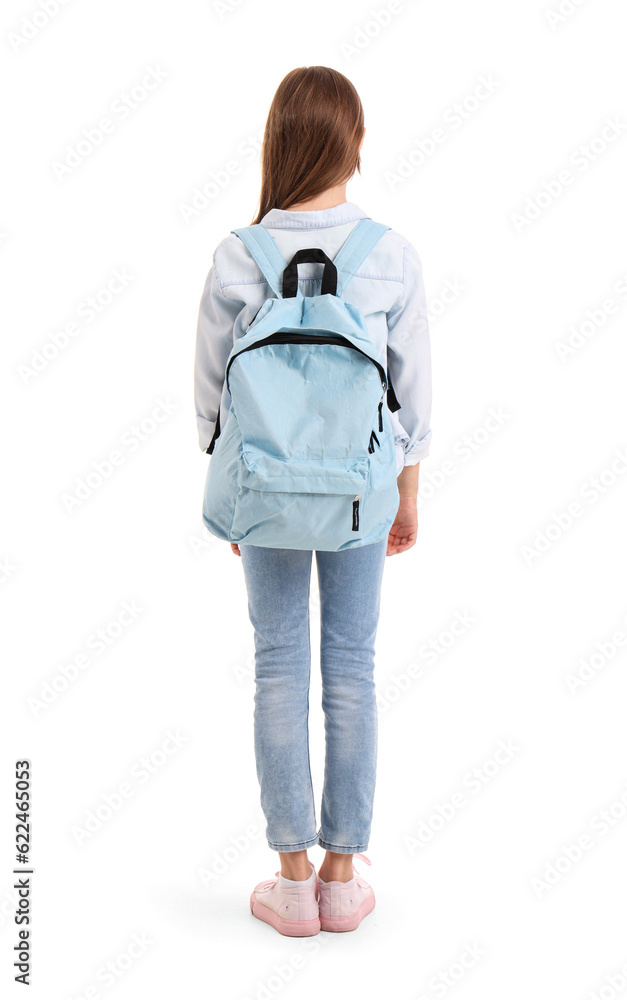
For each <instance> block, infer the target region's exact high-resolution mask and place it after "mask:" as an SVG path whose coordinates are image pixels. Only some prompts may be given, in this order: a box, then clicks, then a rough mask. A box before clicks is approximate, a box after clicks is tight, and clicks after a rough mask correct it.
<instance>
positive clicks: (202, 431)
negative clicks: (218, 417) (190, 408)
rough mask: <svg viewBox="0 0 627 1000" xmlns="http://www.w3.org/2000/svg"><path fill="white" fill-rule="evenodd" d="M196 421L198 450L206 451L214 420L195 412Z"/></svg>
mask: <svg viewBox="0 0 627 1000" xmlns="http://www.w3.org/2000/svg"><path fill="white" fill-rule="evenodd" d="M196 423H197V425H198V444H199V446H200V450H201V451H206V450H207V448H208V447H209V445H210V444H211V439H212V437H213V432H214V430H215V428H216V421H215V420H207V418H206V417H201V416H200V414H199V413H197V414H196Z"/></svg>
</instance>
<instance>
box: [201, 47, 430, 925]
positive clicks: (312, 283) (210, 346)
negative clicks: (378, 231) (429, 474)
mask: <svg viewBox="0 0 627 1000" xmlns="http://www.w3.org/2000/svg"><path fill="white" fill-rule="evenodd" d="M364 133H365V128H364V113H363V108H362V105H361V101H360V99H359V96H358V94H357V92H356V90H355V88H354V87H353V85H352V83H351V82H350V81H349V80H348V79H347V78H346V77H345V76H343V75H342V74H341V73H339V72H337V70H334V69H329V68H327V67H325V66H310V67H306V68H300V69H295V70H292V71H291V72H290V73H288V74H287V76H286V77H285V79H284V80H283V81H282V82H281V84H280V85H279V88H278V90H277V92H276V94H275V96H274V99H273V101H272V105H271V108H270V113H269V116H268V121H267V124H266V129H265V135H264V142H263V148H262V187H261V197H260V205H259V212H258V214H257V217H256V218H255V220H254V222H255V223H261V224H262V225H263V226H265V227H267V228H268V230H269V231H270V233H271V235H272V236H273V237H274V239H275V241H276V243H277V245H278V247H279V250H280V251H281V252H282V255H283V257H284V258H285V260H286V261H289V260H291V258H292V257H293V256H294V254H295V253H296V252H297V251H298V250H301V249H304V248H312V247H319V248H321V249H322V250H324V251H325V253H326V254H327V255H328V256H329V257H330V258H331V259H333V258H334V256H335V255H336V254H337V252H338V250H339V249H340V247H341V246H342V244H343V243H344V241H345V240H346V238H347V236H348V234H349V233H350V232H351V230H352V228H353V227H354V226H355V224H356V223H357V222H358V221H359V219H362V218H364V217H366V213H365V212H363V211H362V210H361V209H360V208H359V207H358V206H357V205H355V204H354V203H352V202H349V201H347V200H346V184H347V181H348V180H349V179H350V178H351V177H352V175H353V174H354V172H355V170H358V171H359V172H361V161H360V151H361V147H362V144H363V140H364ZM298 281H299V287H300V290H301V291H302V292H303V294H305V295H314V294H318V293H319V291H320V285H321V265H320V264H305V265H301V267H300V268H299V270H298ZM271 294H272V293H271V290H270V289H269V286H268V284H267V282H266V280H265V279H264V277H263V275H262V274H261V272H260V270H259V269H258V267H257V265H256V264H255V263H254V261H253V260H252V258H251V257H250V255H249V254H248V252H247V250H246V248H245V246H244V245H243V243H242V242H241V241H240V239H239V238H238V237H237V236H235V235H231V236H228V237H227V238H226V239H225V240H223V241H222V242H221V243H220V244H219V246H218V247H217V249H216V251H215V253H214V257H213V264H212V267H211V269H210V271H209V275H208V277H207V281H206V284H205V289H204V292H203V296H202V300H201V304H200V311H199V317H198V332H197V342H196V358H195V373H194V374H195V403H196V414H197V422H198V432H199V438H200V447H201V448H202V449H203V450H204V451H211V450H212V448H211V447H210V445H211V444H212V441H213V440H214V438H215V434H216V425H217V433H219V432H220V431H219V428H220V423H219V418H220V417H221V423H222V427H224V423H225V419H226V416H227V414H228V407H229V400H228V391H227V389H226V385H225V382H224V375H225V366H226V362H227V358H228V356H229V353H230V351H231V349H232V347H233V344H234V342H235V339H236V338H237V337H240V336H242V335H243V334H244V333H245V331H246V329H247V327H248V325H249V324H250V322H251V321H252V319H253V317H254V316H255V315H256V313H257V311H258V310H259V309H260V307H261V306H262V304H263V302H264V301H265V300H266V299H267V298H268V297H269V296H270V295H271ZM345 298H346V300H347V301H349V302H352V303H353V304H354V305H355V306H357V307H358V308H359V309H360V310H361V311H362V313H363V315H364V316H365V318H366V322H367V324H368V332H369V335H370V336H371V339H372V341H373V343H375V344H377V345H379V346H380V347H382V348H383V351H382V355H383V356H384V357H385V356H386V351H387V359H388V370H389V373H390V379H391V382H392V385H393V386H394V390H395V393H396V397H397V399H398V401H399V403H400V404H401V408H400V410H399V413H398V415H397V413H396V412H390V419H391V421H392V427H393V430H394V441H395V448H396V473H397V483H398V492H399V506H398V513H397V515H396V519H395V521H394V524H393V525H392V528H391V530H390V532H389V535H388V537H387V538H386V539H383V540H382V541H379V542H375V543H371V544H368V545H362V546H356V547H350V548H347V549H344V550H340V551H337V552H329V551H316V553H315V556H316V571H317V578H318V584H319V593H320V617H321V636H320V669H321V674H322V689H323V697H322V707H323V711H324V715H325V739H326V753H325V771H324V787H323V791H322V802H321V815H320V826H319V827H318V826H317V823H316V814H315V805H314V793H313V787H312V782H311V772H310V766H309V741H308V732H309V731H308V709H309V680H310V637H309V586H310V576H311V564H312V552H311V550H296V549H279V548H265V547H260V546H255V545H251V544H245V543H244V542H242V543H241V545H237V544H231V549H232V551H233V553H234V554H235V555H236V556H239V557H241V561H242V568H243V572H244V576H245V581H246V590H247V595H248V614H249V618H250V621H251V623H252V625H253V627H254V637H255V699H254V700H255V711H254V743H255V756H256V765H257V775H258V778H259V783H260V789H261V805H262V808H263V812H264V815H265V817H266V820H267V827H266V836H267V841H268V845H269V847H270V848H271V849H272V850H274V851H277V852H278V854H279V858H280V866H281V867H280V871H279V872H276V876H277V877H276V878H274V879H269V880H267V881H264V882H260V883H259V884H258V885H257V886H256V887H255V889H254V890H253V893H252V895H251V898H250V908H251V911H252V913H253V915H254V916H255V917H258V918H259V919H260V920H263V921H265V922H266V923H269V924H271V925H272V926H273V927H275V928H276V930H278V931H279V932H280V933H282V934H287V935H291V936H302V935H311V934H316V933H318V931H320V930H321V929H322V930H330V931H348V930H354V929H355V928H356V927H357V926H358V925H359V923H360V922H361V920H362V919H363V918H364V917H365V916H366V914H368V913H369V912H370V911H371V910H372V909H373V907H374V902H375V898H374V892H373V890H372V887H371V886H370V885H369V884H368V883H367V882H366V881H365V880H364V879H363V878H362V877H361V876H360V875H359V874H357V872H356V869H355V867H354V865H353V856H354V855H355V854H357V855H358V856H359V857H361V859H362V860H363V861H365V862H366V863H367V864H370V861H369V859H368V858H367V857H366V856H365V855H364V854H363V852H364V851H365V850H366V849H367V847H368V840H369V837H370V829H371V822H372V812H373V798H374V790H375V776H376V761H377V706H376V700H375V682H374V652H375V649H374V642H375V636H376V631H377V625H378V619H379V602H380V592H381V581H382V574H383V566H384V562H385V558H386V556H390V555H397V554H398V553H401V552H405V551H407V550H408V549H410V548H411V547H412V546H413V545H414V544H415V542H416V532H417V493H418V469H419V463H420V461H421V460H422V459H423V458H425V457H426V456H427V455H428V453H429V444H430V438H431V429H430V417H431V361H430V345H429V331H428V324H427V313H426V303H425V292H424V286H423V280H422V268H421V262H420V258H419V256H418V254H417V252H416V250H415V249H414V247H413V246H412V244H411V243H410V242H409V241H408V240H407V239H405V238H404V237H403V236H401V235H399V234H398V233H397V232H395V231H394V230H392V229H389V230H387V231H386V232H385V233H384V234H383V236H382V237H381V239H380V240H379V242H378V243H377V245H376V246H375V248H374V250H373V251H372V252H371V254H370V255H369V256H368V258H367V259H366V261H365V263H364V264H363V265H362V267H361V268H360V269H359V271H358V273H357V274H356V275H355V277H354V278H353V280H352V281H351V282H350V285H349V286H348V287H347V290H346V296H345ZM316 844H319V845H320V846H321V847H322V848H323V849H324V850H325V852H326V853H325V857H324V860H323V862H322V865H321V867H320V870H319V871H318V872H316V870H315V868H314V866H313V864H312V863H311V862H310V861H309V859H308V857H307V849H308V848H309V847H313V846H314V845H316Z"/></svg>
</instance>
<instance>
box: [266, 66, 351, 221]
mask: <svg viewBox="0 0 627 1000" xmlns="http://www.w3.org/2000/svg"><path fill="white" fill-rule="evenodd" d="M363 129H364V109H363V107H362V104H361V101H360V99H359V94H358V93H357V91H356V90H355V87H354V86H353V84H352V83H351V82H350V80H348V79H347V78H346V77H345V76H344V75H343V74H342V73H339V72H338V71H337V70H335V69H330V68H329V67H328V66H302V67H299V68H298V69H293V70H291V71H290V72H289V73H288V74H287V76H285V77H284V78H283V80H281V83H280V84H279V87H278V89H277V92H276V94H275V95H274V98H273V100H272V104H271V105H270V112H269V114H268V120H267V122H266V128H265V132H264V137H263V143H262V148H261V194H260V198H259V210H258V213H257V216H256V218H255V219H253V223H252V224H253V225H254V224H255V223H258V222H260V221H261V219H262V218H263V217H264V215H265V214H266V212H269V211H270V209H272V208H284V209H285V208H289V207H290V205H297V204H298V203H299V202H301V201H306V200H308V199H309V198H313V197H315V196H316V195H317V194H321V193H322V192H323V191H326V190H327V189H328V188H330V187H335V185H336V184H342V183H343V182H344V181H347V180H348V179H349V178H350V177H352V176H353V174H354V173H355V170H357V171H358V172H361V158H360V155H359V148H360V145H361V140H362V137H363Z"/></svg>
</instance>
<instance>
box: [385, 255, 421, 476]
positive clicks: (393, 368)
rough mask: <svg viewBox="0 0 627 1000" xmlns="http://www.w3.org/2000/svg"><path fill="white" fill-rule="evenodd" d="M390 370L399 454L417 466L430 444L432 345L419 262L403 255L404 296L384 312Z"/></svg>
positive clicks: (393, 421) (395, 433) (395, 438)
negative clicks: (394, 399)
mask: <svg viewBox="0 0 627 1000" xmlns="http://www.w3.org/2000/svg"><path fill="white" fill-rule="evenodd" d="M387 325H388V345H387V349H388V368H389V372H390V379H391V382H392V386H393V388H394V392H395V394H396V398H397V399H398V402H399V403H400V410H397V411H394V412H393V413H390V417H391V419H392V427H393V429H394V441H395V444H396V445H397V452H398V451H399V450H400V453H401V456H403V457H404V465H416V464H417V462H420V461H422V459H423V458H426V457H427V455H428V454H429V448H430V444H431V343H430V337H429V323H428V318H427V301H426V295H425V289H424V283H423V278H422V263H421V260H420V256H419V254H418V253H417V251H416V249H415V248H414V247H413V246H412V245H411V244H407V246H406V247H405V248H404V251H403V291H402V292H401V294H400V296H399V297H398V299H397V300H396V302H395V303H394V305H393V306H392V308H391V309H390V311H389V312H388V313H387Z"/></svg>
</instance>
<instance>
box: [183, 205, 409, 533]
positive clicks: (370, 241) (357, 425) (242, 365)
mask: <svg viewBox="0 0 627 1000" xmlns="http://www.w3.org/2000/svg"><path fill="white" fill-rule="evenodd" d="M388 228H389V226H383V225H381V224H380V223H376V222H373V221H372V219H360V221H359V222H358V223H357V224H356V226H355V227H354V228H353V230H352V231H351V233H350V235H349V237H348V239H347V240H346V242H345V243H344V245H343V246H342V247H341V249H340V251H339V252H338V254H337V255H336V257H335V260H333V261H331V260H330V259H329V257H328V256H327V255H326V253H324V251H323V250H320V249H307V250H299V251H298V253H296V254H295V255H294V257H293V258H292V260H291V261H290V263H289V265H286V263H285V261H284V259H283V257H282V255H281V253H280V251H279V249H278V247H277V245H276V243H275V242H274V240H273V239H272V237H271V236H270V233H269V232H268V230H267V229H266V228H265V227H264V226H262V225H260V224H259V225H254V226H247V227H246V228H244V229H234V230H233V232H234V233H235V234H236V235H237V236H239V237H240V239H241V240H242V241H243V242H244V244H245V245H246V247H247V248H248V250H249V252H250V254H251V255H252V257H253V258H254V260H255V261H256V263H257V264H258V266H259V268H260V269H261V272H262V274H263V275H264V277H265V279H266V281H267V282H268V284H269V286H270V288H271V289H272V291H273V292H274V293H275V295H276V298H273V297H272V298H268V299H266V301H265V302H264V304H263V305H262V307H261V309H260V310H259V312H258V313H257V315H256V316H255V318H254V319H253V321H252V323H251V324H250V326H249V327H248V329H247V331H246V333H245V334H244V336H242V337H241V338H239V339H238V340H237V341H236V343H235V344H234V345H233V348H232V350H231V353H230V354H229V357H228V360H227V364H226V370H225V379H226V383H227V389H228V391H229V394H230V397H231V404H230V409H229V411H228V415H227V419H226V421H225V425H224V429H223V431H222V433H220V416H219V414H218V421H217V423H216V428H215V433H214V435H213V439H212V441H211V444H210V445H209V448H208V449H207V451H208V452H209V454H211V456H212V458H211V460H210V462H209V469H208V472H207V479H206V483H205V495H204V503H203V521H204V523H205V524H206V526H207V528H208V529H209V531H211V532H212V534H214V535H217V537H218V538H222V539H224V540H225V541H229V542H242V543H244V544H245V543H247V542H248V543H250V544H252V545H260V546H270V547H272V548H281V549H319V550H322V551H328V552H337V551H339V550H340V549H348V548H352V547H353V546H356V545H367V544H369V543H371V542H376V541H379V540H381V539H383V538H386V537H387V534H388V532H389V530H390V528H391V526H392V523H393V522H394V519H395V517H396V512H397V510H398V502H399V494H398V488H397V483H396V456H395V447H394V434H393V431H392V426H391V422H390V417H389V412H388V408H389V410H392V411H394V410H398V409H399V408H400V404H399V403H398V401H397V399H396V397H395V395H394V390H393V388H392V386H391V384H390V379H389V372H388V371H387V359H386V358H383V357H380V356H379V353H378V351H377V350H376V349H375V347H374V345H373V344H372V342H371V340H370V339H369V337H368V331H367V328H366V323H365V320H364V317H363V315H362V313H361V311H360V310H359V309H357V308H356V307H355V306H353V305H351V304H350V303H348V302H345V301H344V300H343V298H342V295H343V294H344V292H345V290H346V287H347V285H348V283H349V281H350V280H351V278H352V277H353V275H354V274H355V272H356V271H357V269H358V268H359V267H360V266H361V264H362V263H363V261H364V260H365V259H366V257H367V256H368V254H369V253H370V251H371V250H372V248H373V247H374V246H375V244H376V243H377V241H378V240H379V239H380V237H381V236H382V235H383V233H384V232H385V231H386V230H387V229H388ZM314 261H315V262H318V263H324V273H323V277H322V287H321V292H320V295H303V294H302V292H301V291H300V290H299V288H298V265H299V264H300V263H305V262H314ZM386 393H387V407H385V406H384V405H383V400H384V396H385V395H386Z"/></svg>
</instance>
